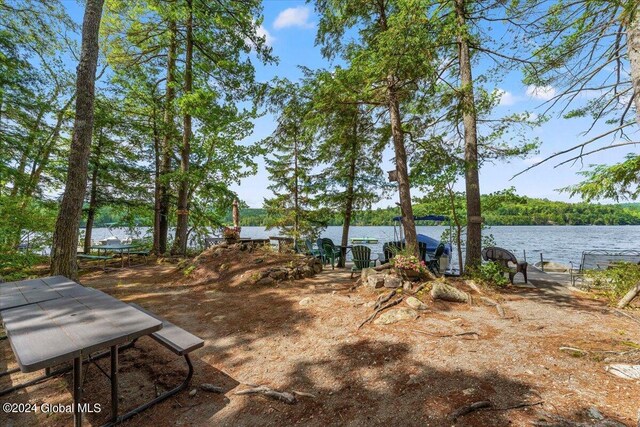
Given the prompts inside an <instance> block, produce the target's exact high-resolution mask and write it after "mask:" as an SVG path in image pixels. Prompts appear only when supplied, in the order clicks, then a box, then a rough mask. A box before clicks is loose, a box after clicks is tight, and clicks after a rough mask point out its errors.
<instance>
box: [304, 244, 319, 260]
mask: <svg viewBox="0 0 640 427" xmlns="http://www.w3.org/2000/svg"><path fill="white" fill-rule="evenodd" d="M304 244H305V245H306V246H307V252H308V253H309V255H312V256H314V257H316V258H322V255H321V254H320V249H315V248H314V247H313V242H312V241H311V239H305V241H304Z"/></svg>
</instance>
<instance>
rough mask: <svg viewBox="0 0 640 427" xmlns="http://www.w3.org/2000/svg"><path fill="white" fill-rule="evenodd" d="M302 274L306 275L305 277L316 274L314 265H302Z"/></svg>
mask: <svg viewBox="0 0 640 427" xmlns="http://www.w3.org/2000/svg"><path fill="white" fill-rule="evenodd" d="M302 274H303V275H304V277H311V276H313V275H314V274H315V271H313V267H309V266H308V265H305V266H304V267H302Z"/></svg>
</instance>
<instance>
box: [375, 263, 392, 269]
mask: <svg viewBox="0 0 640 427" xmlns="http://www.w3.org/2000/svg"><path fill="white" fill-rule="evenodd" d="M390 268H391V263H390V262H388V263H386V264H381V265H378V266H376V267H373V269H374V270H375V271H384V270H389V269H390Z"/></svg>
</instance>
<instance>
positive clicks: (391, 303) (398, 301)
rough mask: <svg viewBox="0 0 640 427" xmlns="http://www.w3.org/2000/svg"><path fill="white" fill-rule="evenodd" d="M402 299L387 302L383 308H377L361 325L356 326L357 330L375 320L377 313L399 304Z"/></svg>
mask: <svg viewBox="0 0 640 427" xmlns="http://www.w3.org/2000/svg"><path fill="white" fill-rule="evenodd" d="M403 299H404V298H403V297H399V298H397V299H395V300H393V301H391V302H388V303H386V304H384V305H383V306H380V307H378V308H377V309H376V310H375V311H374V312H373V314H372V315H371V316H369V317H367V318H366V319H365V320H364V321H363V322H362V323H360V325H359V326H358V329H360V328H362V327H363V326H364V325H365V324H367V323H368V322H371V321H372V320H373V319H375V317H376V316H377V315H378V313H380V312H381V311H383V310H386V309H387V308H389V307H393V306H394V305H397V304H400V303H401V302H402V300H403Z"/></svg>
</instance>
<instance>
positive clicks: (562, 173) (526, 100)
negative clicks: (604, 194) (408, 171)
mask: <svg viewBox="0 0 640 427" xmlns="http://www.w3.org/2000/svg"><path fill="white" fill-rule="evenodd" d="M67 4H68V5H69V6H70V7H69V9H70V12H71V14H72V16H73V17H74V19H77V20H78V21H81V16H82V12H83V10H82V6H80V5H78V3H75V2H69V3H67ZM264 17H265V19H264V22H263V24H262V28H261V31H262V32H263V33H264V34H265V35H266V37H267V42H268V43H269V44H270V45H271V47H272V48H273V53H274V54H275V55H276V56H277V57H278V58H279V62H278V64H277V65H268V66H265V65H258V66H257V67H256V68H257V78H258V80H260V81H268V80H270V79H272V78H274V77H276V76H277V77H286V78H289V79H292V80H296V79H298V78H299V77H300V75H301V73H300V70H299V69H298V66H300V65H303V66H306V67H309V68H311V69H318V68H330V67H331V66H332V64H331V63H329V62H328V61H327V60H325V59H324V58H323V57H322V55H321V54H320V48H319V47H317V46H315V36H316V31H317V23H318V17H317V16H316V15H315V14H314V11H313V6H312V5H307V4H306V3H305V2H303V1H293V0H266V1H264ZM480 67H483V64H480ZM496 88H497V89H500V90H501V91H503V92H504V93H503V96H502V99H501V105H499V106H498V107H496V111H495V114H496V115H497V116H500V115H506V114H509V113H513V112H523V111H529V112H532V113H534V114H542V113H543V112H544V110H545V108H546V107H545V106H544V105H543V103H544V101H545V100H548V99H549V98H550V97H552V96H553V95H554V94H555V93H556V90H557V89H556V88H554V87H545V88H533V87H528V86H525V85H523V84H522V83H521V81H520V76H519V75H518V74H516V73H512V74H509V75H508V76H506V77H505V79H504V80H503V81H501V82H500V83H497V84H496ZM589 124H590V121H589V120H588V119H571V120H567V119H561V118H558V117H557V114H555V115H553V118H552V119H551V120H550V121H549V122H547V123H545V124H544V125H542V126H541V127H539V128H536V129H534V130H533V131H532V137H533V136H537V137H538V138H539V139H540V140H541V141H542V145H541V148H540V153H539V154H536V155H533V156H531V158H529V159H526V160H522V159H515V160H512V161H511V162H508V163H507V162H501V163H496V164H486V165H485V166H484V167H483V168H482V169H481V171H480V189H481V192H482V193H489V192H494V191H497V190H501V189H504V188H508V187H511V186H514V187H515V188H516V190H517V192H518V193H519V194H523V195H527V196H531V197H542V198H548V199H551V200H563V201H580V200H579V199H577V198H573V199H570V198H569V195H568V194H566V193H559V192H557V191H556V189H558V188H562V187H565V186H568V185H571V184H575V183H577V182H579V181H580V176H579V175H577V172H579V171H580V170H581V168H582V166H581V165H580V164H579V163H578V164H576V165H573V166H570V165H565V166H561V167H559V168H554V167H553V166H554V165H555V164H556V163H557V162H555V163H554V162H549V163H547V164H544V165H541V166H539V167H537V168H534V169H533V170H531V171H529V172H527V173H525V174H523V175H521V176H519V177H516V178H515V179H513V180H512V181H510V179H511V177H512V176H513V175H514V174H516V173H517V172H519V171H521V170H522V169H524V168H526V167H528V166H530V165H531V164H533V163H535V162H536V161H538V160H540V159H542V158H544V157H545V156H547V155H549V154H552V153H554V152H556V151H559V150H562V149H566V148H569V147H571V146H573V145H575V144H577V143H580V142H583V141H585V140H587V139H589V137H590V136H593V135H596V134H597V133H598V131H599V130H602V129H603V128H601V127H599V128H596V129H594V130H593V131H592V133H591V134H590V135H588V136H584V135H582V132H583V131H584V130H586V129H587V128H588V126H589ZM274 127H275V125H274V119H273V117H272V116H269V115H267V116H264V117H262V118H260V119H258V120H256V122H255V129H254V132H253V134H252V135H251V136H250V137H249V138H247V141H246V142H255V141H259V140H261V139H263V138H265V137H266V136H268V135H269V134H270V133H271V132H272V131H273V130H274ZM609 142H613V141H607V142H606V143H609ZM629 151H631V149H625V148H623V149H614V150H607V151H603V152H600V153H598V155H597V157H592V158H587V159H586V160H585V163H584V166H588V165H589V164H590V163H614V162H617V161H620V160H621V159H622V158H623V157H624V155H625V154H626V153H628V152H629ZM392 157H393V152H392V150H391V148H390V147H389V148H388V149H387V150H386V152H385V155H384V159H385V165H384V166H383V167H384V169H385V170H391V169H393V164H392ZM257 163H258V165H259V168H258V174H257V176H252V177H249V178H246V179H244V180H243V181H242V182H241V183H240V184H239V185H233V187H232V188H233V190H234V191H236V192H237V193H238V194H239V196H240V198H241V199H242V200H244V201H245V202H246V203H248V204H249V206H251V207H261V206H262V203H263V200H264V198H265V197H270V196H271V192H270V191H269V190H268V189H267V186H268V185H269V178H268V174H267V173H266V171H265V169H264V161H263V160H262V159H257ZM460 188H461V189H462V188H463V183H460ZM413 195H414V196H420V195H421V194H420V193H419V192H417V191H415V190H414V191H413ZM395 199H396V197H395V196H394V198H393V200H385V201H382V202H381V203H379V204H378V205H377V206H379V207H384V206H389V205H393V204H394V203H395Z"/></svg>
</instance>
